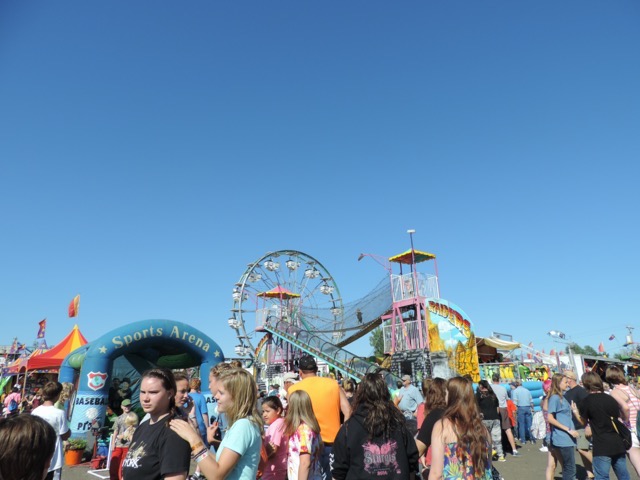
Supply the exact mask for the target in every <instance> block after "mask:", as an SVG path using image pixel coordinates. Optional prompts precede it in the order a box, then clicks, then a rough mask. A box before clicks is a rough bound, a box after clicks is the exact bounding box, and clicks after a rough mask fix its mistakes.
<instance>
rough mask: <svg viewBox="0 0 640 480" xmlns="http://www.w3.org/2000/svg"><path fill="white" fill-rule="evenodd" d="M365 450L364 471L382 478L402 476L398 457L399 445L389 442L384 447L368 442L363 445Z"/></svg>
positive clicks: (393, 441) (392, 441)
mask: <svg viewBox="0 0 640 480" xmlns="http://www.w3.org/2000/svg"><path fill="white" fill-rule="evenodd" d="M362 448H363V449H364V469H365V471H366V472H367V473H368V474H369V475H372V476H375V477H381V476H385V475H390V474H392V473H395V474H400V467H399V465H398V461H397V460H396V457H397V455H398V443H397V442H396V441H395V440H389V441H388V442H386V443H383V444H382V445H376V444H375V443H371V442H367V443H365V444H364V445H362Z"/></svg>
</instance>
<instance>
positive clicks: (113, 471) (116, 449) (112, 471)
mask: <svg viewBox="0 0 640 480" xmlns="http://www.w3.org/2000/svg"><path fill="white" fill-rule="evenodd" d="M120 408H122V415H120V416H118V418H116V421H115V423H114V426H113V434H112V435H111V442H112V443H113V446H112V447H111V463H110V464H109V479H110V480H118V479H119V478H120V464H121V463H122V460H124V457H125V456H126V454H127V450H128V449H129V444H126V445H116V444H115V441H116V438H118V435H120V434H121V433H122V432H124V431H125V430H126V429H127V424H126V423H125V422H126V419H127V415H129V412H131V400H129V399H128V398H125V399H124V400H122V402H121V403H120Z"/></svg>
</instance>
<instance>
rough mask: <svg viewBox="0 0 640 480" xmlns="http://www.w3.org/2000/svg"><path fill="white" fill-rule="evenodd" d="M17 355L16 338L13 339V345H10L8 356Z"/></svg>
mask: <svg viewBox="0 0 640 480" xmlns="http://www.w3.org/2000/svg"><path fill="white" fill-rule="evenodd" d="M14 353H18V337H15V338H14V339H13V343H12V344H11V349H10V350H9V354H10V355H11V354H14Z"/></svg>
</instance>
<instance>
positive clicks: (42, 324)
mask: <svg viewBox="0 0 640 480" xmlns="http://www.w3.org/2000/svg"><path fill="white" fill-rule="evenodd" d="M38 327H39V328H38V336H37V337H36V338H44V330H45V328H47V319H46V318H45V319H44V320H40V321H39V322H38Z"/></svg>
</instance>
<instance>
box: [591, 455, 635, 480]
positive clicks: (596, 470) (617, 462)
mask: <svg viewBox="0 0 640 480" xmlns="http://www.w3.org/2000/svg"><path fill="white" fill-rule="evenodd" d="M611 467H613V471H614V472H615V474H616V477H618V480H629V471H628V470H627V456H626V455H625V454H624V453H621V454H620V455H613V456H611V457H604V456H597V457H593V474H594V475H595V476H596V480H609V470H610V469H611Z"/></svg>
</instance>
